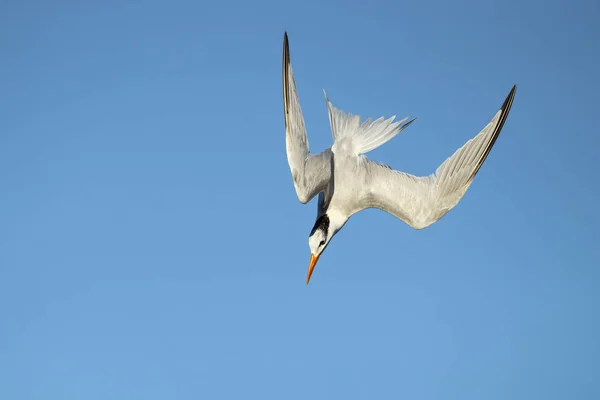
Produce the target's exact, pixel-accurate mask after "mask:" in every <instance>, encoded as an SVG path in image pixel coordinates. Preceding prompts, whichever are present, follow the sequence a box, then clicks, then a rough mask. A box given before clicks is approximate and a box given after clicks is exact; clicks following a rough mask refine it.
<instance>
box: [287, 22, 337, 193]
mask: <svg viewBox="0 0 600 400" xmlns="http://www.w3.org/2000/svg"><path fill="white" fill-rule="evenodd" d="M283 106H284V111H285V133H286V135H285V144H286V151H287V159H288V164H289V166H290V171H291V172H292V179H293V180H294V187H295V188H296V194H297V195H298V200H300V202H301V203H304V204H306V203H308V202H309V201H310V200H311V199H312V198H313V197H314V196H315V195H316V194H317V193H319V192H322V191H324V190H326V188H327V185H328V182H329V178H330V176H331V162H332V159H333V154H332V152H331V150H330V149H327V150H325V151H323V152H322V153H319V154H310V153H309V146H308V138H307V137H306V128H305V126H304V117H303V116H302V109H301V108H300V103H299V101H298V93H297V91H296V81H295V80H294V73H293V71H292V63H291V61H290V49H289V44H288V37H287V33H285V35H284V38H283Z"/></svg>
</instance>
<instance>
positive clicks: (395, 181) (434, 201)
mask: <svg viewBox="0 0 600 400" xmlns="http://www.w3.org/2000/svg"><path fill="white" fill-rule="evenodd" d="M516 89H517V87H516V86H513V88H512V90H511V91H510V93H509V94H508V97H507V98H506V100H505V101H504V104H503V105H502V107H501V108H500V110H499V111H498V112H497V113H496V115H494V118H492V120H491V121H490V122H489V123H488V124H487V125H486V127H485V128H483V130H482V131H481V132H479V134H477V136H475V137H474V138H472V139H471V140H469V141H468V142H467V143H465V144H464V145H463V146H462V147H461V148H460V149H458V150H457V151H456V152H455V153H454V154H453V155H452V156H451V157H449V158H448V159H446V160H445V161H444V162H443V163H442V164H441V165H440V166H439V167H438V169H437V170H436V171H435V173H434V174H431V175H429V176H425V177H416V176H414V175H410V174H407V173H404V172H400V171H395V170H393V169H391V168H389V167H387V166H384V165H381V164H377V163H374V162H372V161H368V160H366V163H365V164H364V169H365V173H366V174H367V177H368V182H369V187H368V189H367V193H368V194H367V195H366V196H365V201H364V203H365V204H363V207H362V208H379V209H381V210H384V211H386V212H388V213H390V214H392V215H394V216H395V217H397V218H399V219H401V220H402V221H404V222H405V223H407V224H408V225H410V226H411V227H413V228H415V229H423V228H426V227H427V226H429V225H431V224H433V223H434V222H436V221H438V220H439V219H440V218H442V217H443V216H444V215H446V213H447V212H448V211H450V210H451V209H452V208H454V206H456V204H458V202H459V201H460V199H462V197H463V196H464V194H465V192H466V191H467V189H468V188H469V186H470V185H471V183H472V182H473V178H474V177H475V175H476V174H477V172H478V171H479V169H480V168H481V165H482V164H483V162H484V161H485V159H486V157H487V156H488V154H489V152H490V150H491V149H492V146H493V145H494V143H495V141H496V139H497V138H498V135H500V131H501V130H502V126H503V125H504V122H505V121H506V118H507V116H508V113H509V111H510V108H511V106H512V103H513V100H514V97H515V92H516Z"/></svg>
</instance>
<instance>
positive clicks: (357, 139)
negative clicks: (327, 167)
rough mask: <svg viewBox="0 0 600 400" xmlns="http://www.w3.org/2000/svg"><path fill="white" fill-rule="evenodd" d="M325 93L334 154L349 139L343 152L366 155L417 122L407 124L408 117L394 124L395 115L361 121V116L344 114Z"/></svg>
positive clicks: (344, 145)
mask: <svg viewBox="0 0 600 400" xmlns="http://www.w3.org/2000/svg"><path fill="white" fill-rule="evenodd" d="M323 92H324V94H325V99H326V101H327V109H328V111H329V123H330V125H331V133H332V135H333V141H334V145H333V147H332V150H333V152H334V153H336V152H338V151H339V150H338V149H339V146H340V145H341V142H344V140H343V139H349V140H347V141H345V143H344V144H343V145H341V146H343V148H344V149H343V150H342V151H344V152H345V153H348V154H352V155H359V154H366V153H368V152H369V151H371V150H373V149H376V148H377V147H379V146H381V145H383V144H384V143H386V142H388V141H389V140H391V139H392V138H393V137H394V136H396V135H397V134H399V133H400V132H402V130H404V129H405V128H406V127H408V126H409V125H410V124H412V123H413V122H414V121H415V120H416V118H414V119H412V120H410V121H408V122H406V120H407V119H408V117H406V118H403V119H401V120H400V121H396V122H394V119H395V118H396V116H395V115H394V116H392V117H390V118H387V119H385V118H384V117H380V118H378V119H376V120H373V118H368V119H366V120H364V121H361V118H360V116H359V115H355V114H351V113H347V112H344V111H343V110H341V109H339V108H338V107H336V106H334V105H333V103H331V101H330V100H329V97H328V96H327V93H325V91H323ZM338 154H339V153H338Z"/></svg>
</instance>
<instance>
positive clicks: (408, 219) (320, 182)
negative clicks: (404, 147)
mask: <svg viewBox="0 0 600 400" xmlns="http://www.w3.org/2000/svg"><path fill="white" fill-rule="evenodd" d="M516 89H517V87H516V85H515V86H513V87H512V89H511V91H510V93H509V94H508V97H507V98H506V100H505V101H504V104H502V107H500V110H498V112H497V113H496V114H495V115H494V117H493V118H492V120H491V121H490V122H489V123H488V124H487V125H486V126H485V127H484V128H483V129H482V130H481V131H480V132H479V133H478V134H477V135H476V136H475V137H473V138H472V139H470V140H469V141H467V142H466V143H465V144H464V145H463V146H462V147H461V148H459V149H458V150H456V151H455V152H454V154H453V155H452V156H450V157H449V158H447V159H446V160H445V161H444V162H443V163H442V164H440V166H439V167H438V168H437V169H436V171H435V172H434V173H432V174H431V175H428V176H414V175H411V174H408V173H405V172H400V171H396V170H394V169H392V168H391V167H389V166H387V165H385V164H381V163H376V162H373V161H371V160H369V159H368V158H367V157H366V156H365V154H366V153H368V152H369V151H371V150H373V149H375V148H377V147H379V146H381V145H383V144H384V143H386V142H387V141H389V140H390V139H392V138H393V137H394V136H396V135H397V134H398V133H400V132H401V131H402V130H404V129H405V128H406V127H408V126H409V125H410V124H411V123H412V122H414V121H415V119H416V118H415V119H412V120H410V121H407V119H408V118H404V119H402V120H400V121H396V122H394V119H395V118H396V117H395V116H392V117H391V118H387V119H386V118H384V117H380V118H378V119H376V120H373V119H372V118H368V119H366V120H364V121H363V120H362V119H361V117H360V116H358V115H354V114H351V113H346V112H344V111H343V110H340V109H339V108H337V107H335V106H334V105H333V104H332V103H331V101H330V100H329V98H328V96H327V93H326V92H325V91H323V92H324V95H325V100H326V103H327V109H328V112H329V124H330V126H331V133H332V136H333V145H332V146H331V147H330V148H328V149H326V150H324V151H323V152H321V153H318V154H312V153H310V152H309V145H308V138H307V136H306V128H305V126H304V117H303V116H302V110H301V108H300V103H299V100H298V93H297V91H296V82H295V79H294V74H293V71H292V63H291V61H290V50H289V43H288V36H287V32H286V33H285V34H284V39H283V104H284V114H285V132H286V135H285V138H286V152H287V159H288V164H289V167H290V171H291V173H292V180H293V181H294V187H295V189H296V195H297V196H298V200H300V202H301V203H302V204H306V203H308V202H309V201H310V200H311V199H312V198H313V197H314V196H316V195H317V194H318V195H319V198H318V204H317V216H316V221H315V224H314V226H313V228H312V230H311V231H310V235H309V237H308V245H309V247H310V252H311V255H310V263H309V266H308V276H307V278H306V284H308V283H309V282H310V277H311V275H312V273H313V270H314V268H315V265H316V264H317V261H318V260H319V257H320V256H321V254H323V251H325V249H326V248H327V246H328V245H329V242H330V241H331V239H332V238H333V237H334V236H335V235H336V233H337V232H339V231H340V229H342V227H343V226H344V225H345V224H346V222H347V221H348V219H349V218H350V217H351V216H352V215H354V214H356V213H357V212H359V211H361V210H365V209H367V208H378V209H380V210H383V211H385V212H387V213H389V214H391V215H393V216H395V217H396V218H398V219H400V220H401V221H403V222H404V223H406V224H407V225H409V226H410V227H412V228H414V229H424V228H426V227H428V226H430V225H431V224H433V223H434V222H436V221H439V220H440V219H441V218H442V217H443V216H444V215H446V214H447V213H448V211H450V210H451V209H452V208H454V207H455V206H456V204H458V202H459V201H460V200H461V199H462V197H463V196H464V194H465V192H466V191H467V189H468V188H469V186H470V185H471V183H472V182H473V178H474V177H475V175H476V174H477V172H478V171H479V169H480V168H481V165H482V164H483V162H484V161H485V159H486V157H487V156H488V154H489V152H490V150H491V149H492V146H493V145H494V143H495V142H496V139H498V135H500V131H501V130H502V126H503V125H504V123H505V122H506V118H507V117H508V113H509V111H510V108H511V106H512V103H513V100H514V97H515V92H516Z"/></svg>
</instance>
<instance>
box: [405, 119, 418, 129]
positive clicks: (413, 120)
mask: <svg viewBox="0 0 600 400" xmlns="http://www.w3.org/2000/svg"><path fill="white" fill-rule="evenodd" d="M417 118H419V117H414V118H413V119H411V120H410V121H408V122H407V123H405V124H404V125H402V130H404V129H406V128H408V126H409V125H410V124H412V123H413V122H415V121H416V120H417Z"/></svg>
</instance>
